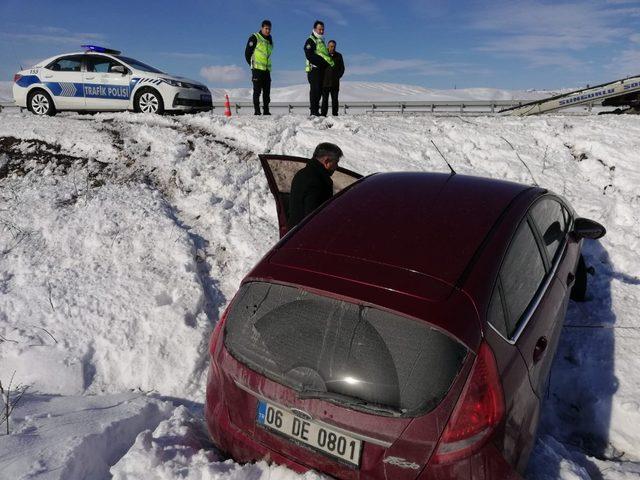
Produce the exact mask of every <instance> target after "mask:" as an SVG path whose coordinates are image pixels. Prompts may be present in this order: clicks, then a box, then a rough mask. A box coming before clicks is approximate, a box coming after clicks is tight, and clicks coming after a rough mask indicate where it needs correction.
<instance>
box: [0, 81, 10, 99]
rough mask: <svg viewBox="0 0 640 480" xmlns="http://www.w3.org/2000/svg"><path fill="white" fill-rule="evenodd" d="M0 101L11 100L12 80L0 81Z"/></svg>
mask: <svg viewBox="0 0 640 480" xmlns="http://www.w3.org/2000/svg"><path fill="white" fill-rule="evenodd" d="M0 102H13V82H0Z"/></svg>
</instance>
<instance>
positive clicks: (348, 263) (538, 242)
mask: <svg viewBox="0 0 640 480" xmlns="http://www.w3.org/2000/svg"><path fill="white" fill-rule="evenodd" d="M261 161H262V164H263V167H264V168H265V172H266V174H267V178H268V181H269V185H270V187H271V189H272V192H273V193H274V195H275V197H276V204H277V208H278V217H279V220H280V228H281V233H282V234H284V233H285V229H286V218H285V212H286V211H287V207H288V205H287V200H288V195H289V194H288V192H289V186H290V184H291V180H292V179H293V176H294V174H295V173H296V172H297V171H298V170H299V169H300V168H301V167H303V166H304V162H305V161H306V160H305V159H300V158H294V157H284V156H274V155H267V156H261ZM333 180H334V187H335V190H336V193H337V194H336V195H335V196H334V197H333V198H332V199H331V200H330V201H328V202H326V203H325V204H324V205H323V206H322V207H321V208H319V209H318V210H316V212H314V213H313V214H312V215H310V216H309V217H307V218H306V219H305V220H304V221H303V222H302V223H301V224H299V225H298V226H297V227H296V228H295V229H293V230H292V231H291V232H289V233H287V234H286V235H285V236H284V238H282V239H281V241H280V242H279V243H278V244H277V245H276V246H275V247H274V248H273V249H272V250H271V251H270V252H269V253H267V255H265V257H264V258H263V259H262V260H261V261H260V262H259V263H258V265H257V266H256V267H255V268H254V269H253V270H252V271H251V272H250V273H249V274H248V275H247V277H246V278H245V279H244V281H243V282H242V285H241V286H240V289H239V291H238V293H237V294H236V296H235V298H234V299H233V301H232V302H231V304H230V306H229V308H228V309H227V311H226V312H225V314H224V316H223V317H222V318H221V320H220V321H219V322H218V325H217V326H216V328H215V330H214V332H213V335H212V338H211V344H210V353H211V365H210V370H209V377H208V383H207V398H206V419H207V426H208V429H209V433H210V435H211V438H212V440H213V442H214V443H215V444H216V445H217V446H218V447H219V449H220V450H222V451H223V452H226V453H228V454H229V455H231V456H232V457H233V458H234V459H236V460H237V461H240V462H248V461H255V460H260V459H266V460H267V461H271V462H276V463H279V464H284V465H287V466H288V467H290V468H292V469H293V470H295V471H298V472H303V471H306V470H310V469H314V470H317V471H320V472H324V473H326V474H329V475H332V476H334V477H337V478H343V479H369V478H375V479H416V478H419V479H458V478H462V479H488V478H495V479H506V478H519V474H520V473H521V472H522V471H523V470H524V468H525V466H526V463H527V459H528V457H529V454H530V452H531V450H532V447H533V445H534V441H535V435H536V428H537V425H538V419H539V416H540V404H541V399H542V397H543V394H544V392H545V388H546V384H547V379H548V376H549V369H550V367H551V362H552V360H553V356H554V352H555V350H556V346H557V344H558V339H559V336H560V331H561V328H562V324H563V320H564V316H565V312H566V309H567V304H568V302H569V295H570V291H571V288H572V286H573V284H574V282H575V280H576V271H577V267H578V263H579V258H580V247H581V241H582V238H599V237H600V236H602V235H604V232H605V231H604V228H603V227H602V226H601V225H599V224H597V223H596V222H593V221H590V220H586V219H582V218H576V217H575V213H574V212H573V210H572V209H571V207H570V206H569V205H568V204H567V203H566V201H565V200H563V199H562V198H560V197H558V196H557V195H554V194H552V193H551V192H548V191H547V190H544V189H542V188H538V187H530V186H524V185H519V184H516V183H510V182H505V181H498V180H491V179H486V178H479V177H470V176H463V175H447V174H438V173H385V174H375V175H370V176H368V177H365V178H361V176H360V175H358V174H355V173H353V172H349V171H348V170H345V169H342V168H340V169H339V170H338V171H337V172H336V173H335V174H334V176H333Z"/></svg>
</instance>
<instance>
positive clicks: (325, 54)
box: [304, 33, 333, 72]
mask: <svg viewBox="0 0 640 480" xmlns="http://www.w3.org/2000/svg"><path fill="white" fill-rule="evenodd" d="M309 38H310V39H311V40H313V42H314V43H315V44H316V53H317V54H318V55H320V56H321V57H322V58H324V59H325V60H326V61H327V63H328V64H329V65H331V66H332V67H333V58H331V56H330V55H329V50H327V46H326V45H325V44H324V40H323V39H322V38H318V37H316V36H315V35H314V34H313V33H312V34H311V35H309ZM311 68H312V67H311V63H309V60H307V63H306V67H305V69H304V70H305V72H310V71H311Z"/></svg>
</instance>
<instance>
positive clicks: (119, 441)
mask: <svg viewBox="0 0 640 480" xmlns="http://www.w3.org/2000/svg"><path fill="white" fill-rule="evenodd" d="M171 410H172V406H171V404H169V403H167V402H161V401H158V400H154V399H151V398H148V397H145V396H144V395H141V394H139V393H138V394H135V393H126V394H119V395H104V396H92V397H73V396H67V397H55V396H49V395H29V394H27V395H25V397H24V398H23V399H22V402H21V403H20V404H19V407H18V408H17V409H16V410H15V411H14V413H13V416H12V423H13V427H12V432H13V433H12V434H11V435H9V436H4V437H2V438H1V440H0V473H1V475H2V478H7V479H8V478H14V479H17V478H47V479H48V480H57V479H59V480H73V479H89V478H90V479H92V480H100V479H105V478H109V467H110V465H112V464H113V463H114V462H115V461H116V460H117V459H118V458H120V457H122V455H124V454H125V453H126V452H127V451H128V450H129V448H131V446H132V445H133V443H134V441H135V439H136V436H137V435H138V432H140V430H144V429H148V428H155V427H156V426H157V425H158V423H160V421H162V420H164V419H166V418H169V417H170V416H171Z"/></svg>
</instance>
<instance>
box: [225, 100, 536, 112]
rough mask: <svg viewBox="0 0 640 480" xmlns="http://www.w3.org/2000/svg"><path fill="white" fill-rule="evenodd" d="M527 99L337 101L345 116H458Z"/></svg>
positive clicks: (247, 105)
mask: <svg viewBox="0 0 640 480" xmlns="http://www.w3.org/2000/svg"><path fill="white" fill-rule="evenodd" d="M528 101H529V100H434V101H428V100H425V101H406V102H403V101H382V102H377V101H368V102H340V111H341V112H342V113H344V114H347V113H349V111H352V112H362V111H365V112H369V113H374V112H376V111H378V112H399V113H401V114H402V113H409V112H426V113H438V112H447V113H452V112H458V113H465V112H469V113H496V111H497V110H498V109H502V108H505V107H517V106H519V105H522V104H524V103H527V102H528ZM213 108H214V110H218V109H221V110H224V103H223V102H213ZM269 108H270V110H273V111H281V110H286V111H287V113H294V111H295V110H299V109H303V110H309V103H308V102H271V103H270V104H269ZM231 109H232V110H234V111H235V113H236V114H240V113H241V112H242V110H243V109H246V110H249V111H250V112H253V102H249V101H247V102H232V103H231Z"/></svg>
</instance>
